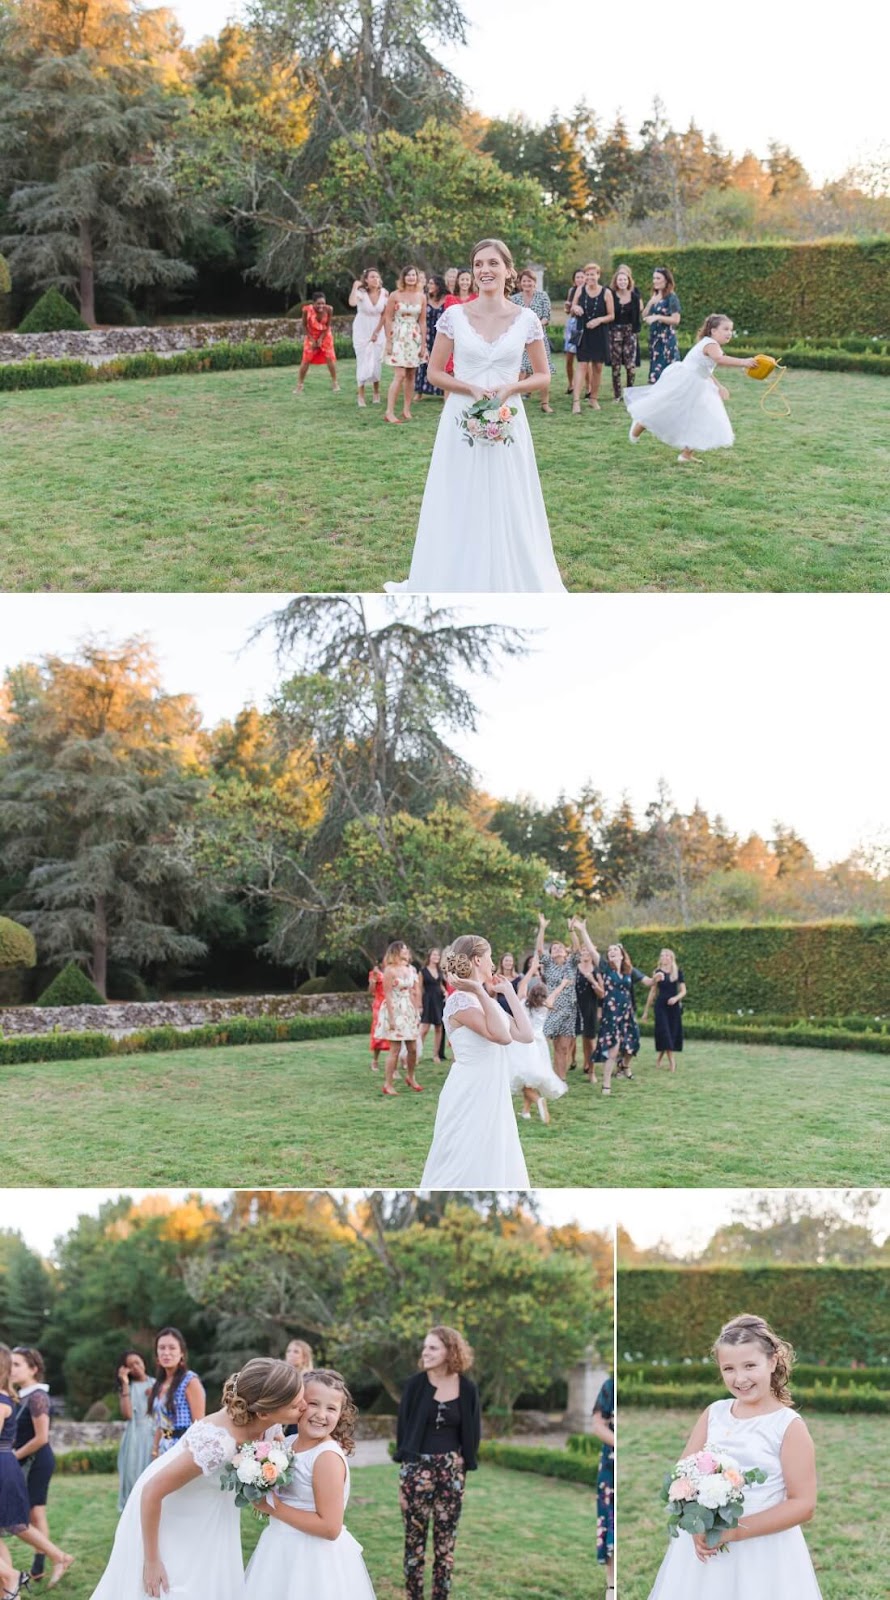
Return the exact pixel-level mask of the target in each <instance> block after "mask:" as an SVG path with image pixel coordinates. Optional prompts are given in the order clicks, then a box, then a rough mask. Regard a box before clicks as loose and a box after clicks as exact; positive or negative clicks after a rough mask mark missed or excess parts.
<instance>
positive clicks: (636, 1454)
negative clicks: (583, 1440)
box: [616, 1311, 890, 1600]
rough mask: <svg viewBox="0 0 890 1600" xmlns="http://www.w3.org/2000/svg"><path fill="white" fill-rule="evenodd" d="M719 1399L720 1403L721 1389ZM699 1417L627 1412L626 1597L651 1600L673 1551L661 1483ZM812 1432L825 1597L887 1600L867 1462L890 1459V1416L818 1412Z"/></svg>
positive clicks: (889, 1562) (814, 1542)
mask: <svg viewBox="0 0 890 1600" xmlns="http://www.w3.org/2000/svg"><path fill="white" fill-rule="evenodd" d="M619 1318H620V1311H619ZM619 1337H620V1334H619ZM714 1397H715V1399H718V1398H719V1395H718V1394H717V1392H716V1390H715V1396H714ZM619 1404H620V1401H619ZM695 1417H696V1413H695V1412H691V1411H688V1412H687V1411H644V1410H637V1408H636V1407H635V1406H628V1407H627V1408H626V1409H625V1410H624V1411H622V1412H621V1426H620V1433H619V1444H618V1480H617V1493H616V1515H617V1528H618V1583H619V1594H620V1596H621V1600H647V1597H648V1594H649V1591H650V1589H651V1587H652V1584H653V1582H654V1580H655V1574H656V1572H657V1571H658V1567H659V1563H660V1562H661V1559H662V1556H663V1555H664V1551H665V1549H666V1547H667V1538H666V1535H665V1532H664V1521H663V1516H662V1507H661V1503H660V1501H659V1499H658V1491H659V1489H660V1487H661V1479H662V1476H663V1474H664V1473H665V1471H667V1469H668V1468H669V1467H670V1466H671V1465H672V1464H673V1462H675V1461H676V1460H677V1459H678V1458H679V1456H680V1454H681V1452H682V1449H683V1446H684V1444H685V1443H686V1439H687V1437H688V1435H689V1433H690V1431H691V1429H692V1424H693V1422H694V1421H695ZM807 1427H808V1428H809V1430H810V1432H811V1433H812V1435H813V1439H814V1441H815V1445H816V1460H817V1464H818V1467H819V1480H820V1487H821V1500H820V1504H819V1506H818V1507H817V1509H816V1515H815V1517H814V1518H813V1521H812V1522H811V1523H809V1525H808V1526H807V1528H806V1529H805V1538H806V1541H807V1544H808V1545H809V1548H810V1554H811V1555H812V1558H813V1564H814V1566H815V1568H816V1575H817V1577H818V1580H819V1587H820V1588H821V1590H822V1600H853V1597H854V1596H855V1600H886V1594H887V1572H888V1570H890V1536H888V1529H887V1519H886V1517H883V1518H882V1517H881V1516H880V1515H878V1514H877V1506H876V1502H875V1486H876V1481H877V1480H876V1478H875V1476H874V1473H873V1472H872V1471H871V1470H870V1469H869V1466H868V1463H869V1462H875V1463H876V1462H878V1461H886V1460H887V1458H888V1453H890V1417H872V1416H867V1415H865V1416H864V1415H855V1416H849V1417H843V1416H831V1415H823V1414H818V1415H816V1416H814V1417H808V1418H807ZM863 1464H865V1465H863ZM680 1537H681V1539H682V1538H684V1537H686V1536H685V1535H684V1534H681V1535H680ZM731 1555H732V1550H731V1548H730V1556H729V1557H725V1556H721V1557H720V1558H719V1559H720V1560H728V1559H731ZM746 1600H747V1597H746ZM750 1600H757V1597H756V1596H755V1595H752V1596H751V1597H750ZM788 1600H793V1596H791V1595H789V1596H788Z"/></svg>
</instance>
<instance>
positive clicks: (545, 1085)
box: [507, 1039, 568, 1100]
mask: <svg viewBox="0 0 890 1600" xmlns="http://www.w3.org/2000/svg"><path fill="white" fill-rule="evenodd" d="M507 1056H508V1064H509V1068H510V1092H511V1093H512V1094H521V1093H522V1091H523V1089H534V1090H535V1092H536V1093H537V1094H542V1095H543V1096H544V1098H545V1100H559V1099H561V1098H562V1096H563V1095H564V1094H565V1093H566V1091H567V1089H568V1084H567V1083H563V1081H562V1078H560V1077H558V1076H557V1074H556V1073H555V1072H554V1070H553V1068H552V1066H551V1065H550V1051H549V1050H548V1048H547V1041H546V1039H535V1041H534V1043H533V1044H518V1043H517V1042H516V1041H515V1040H514V1042H513V1043H512V1044H511V1045H509V1046H508V1047H507Z"/></svg>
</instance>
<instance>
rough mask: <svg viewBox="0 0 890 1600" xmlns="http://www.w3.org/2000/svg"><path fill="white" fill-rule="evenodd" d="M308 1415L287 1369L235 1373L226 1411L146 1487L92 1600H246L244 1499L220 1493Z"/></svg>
mask: <svg viewBox="0 0 890 1600" xmlns="http://www.w3.org/2000/svg"><path fill="white" fill-rule="evenodd" d="M305 1406H306V1402H305V1400H304V1398H303V1380H302V1378H301V1376H300V1374H299V1373H298V1372H297V1371H296V1369H295V1368H294V1367H291V1366H288V1364H287V1362H286V1361H273V1360H271V1359H270V1358H268V1357H265V1356H263V1357H259V1358H257V1359H256V1360H254V1361H248V1362H246V1363H245V1365H244V1366H243V1367H242V1368H241V1371H240V1372H235V1373H233V1374H232V1377H231V1378H229V1380H228V1382H227V1384H226V1386H225V1388H224V1390H223V1409H222V1410H221V1411H217V1412H215V1413H214V1414H213V1416H211V1417H205V1418H204V1419H203V1420H202V1421H201V1422H194V1423H192V1426H191V1427H190V1428H188V1429H187V1430H186V1432H185V1433H184V1434H183V1436H182V1438H181V1439H179V1440H178V1441H177V1442H176V1444H175V1445H174V1446H173V1448H172V1449H171V1450H168V1451H167V1452H166V1454H165V1455H162V1456H159V1457H158V1458H157V1460H156V1461H153V1462H152V1464H151V1466H150V1467H146V1469H145V1471H144V1472H143V1474H142V1476H141V1478H138V1479H137V1481H136V1483H135V1485H134V1487H133V1490H132V1493H131V1494H130V1497H129V1499H128V1501H127V1503H126V1505H125V1507H124V1510H123V1512H122V1514H121V1519H120V1522H119V1523H118V1525H117V1533H116V1534H115V1537H114V1546H113V1548H112V1551H111V1556H110V1558H109V1561H108V1566H107V1567H106V1568H105V1572H104V1573H103V1575H102V1577H101V1578H100V1580H99V1586H98V1588H97V1589H94V1590H93V1596H92V1600H145V1596H146V1595H149V1596H163V1597H166V1596H168V1595H169V1600H243V1595H244V1563H243V1560H242V1557H241V1513H240V1511H239V1510H238V1507H237V1506H236V1505H235V1496H234V1493H232V1492H226V1493H222V1492H221V1491H220V1482H219V1474H220V1470H221V1469H222V1468H223V1467H225V1466H228V1464H229V1462H230V1461H231V1460H232V1457H233V1456H234V1455H235V1453H236V1452H237V1450H238V1447H239V1445H242V1444H244V1443H246V1441H247V1440H248V1439H261V1438H262V1436H263V1434H264V1433H265V1432H266V1430H267V1429H268V1428H270V1427H272V1426H273V1425H274V1424H276V1423H278V1424H285V1423H289V1422H299V1420H300V1417H301V1416H302V1414H303V1411H304V1410H305Z"/></svg>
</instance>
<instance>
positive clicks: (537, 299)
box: [510, 267, 556, 412]
mask: <svg viewBox="0 0 890 1600" xmlns="http://www.w3.org/2000/svg"><path fill="white" fill-rule="evenodd" d="M510 299H511V300H512V301H513V303H514V305H517V306H528V308H529V310H530V311H533V312H534V313H535V316H536V317H538V318H540V321H541V324H542V326H543V328H544V329H545V333H544V349H545V351H546V352H547V364H548V366H549V367H550V371H551V372H555V371H556V368H555V366H554V365H553V355H552V352H551V350H550V339H549V337H548V335H547V333H546V329H547V327H548V325H549V322H550V318H551V316H552V315H553V307H552V306H551V304H550V296H549V294H545V293H544V291H543V289H539V288H538V278H537V274H536V273H535V271H534V270H533V268H532V267H526V269H525V271H524V272H520V274H519V288H518V290H517V292H516V294H511V295H510ZM531 374H532V364H531V361H530V360H529V356H528V350H527V349H526V350H524V351H523V355H522V366H521V367H520V369H519V376H520V378H530V377H531ZM541 410H542V411H546V412H552V411H553V407H552V405H551V404H550V390H549V388H548V389H542V390H541Z"/></svg>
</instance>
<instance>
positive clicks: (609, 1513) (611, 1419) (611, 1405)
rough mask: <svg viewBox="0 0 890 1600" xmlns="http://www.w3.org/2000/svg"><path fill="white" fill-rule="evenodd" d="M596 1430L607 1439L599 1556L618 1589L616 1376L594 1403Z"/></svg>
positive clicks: (599, 1500)
mask: <svg viewBox="0 0 890 1600" xmlns="http://www.w3.org/2000/svg"><path fill="white" fill-rule="evenodd" d="M593 1432H594V1433H595V1434H596V1437H597V1438H598V1439H601V1440H602V1442H603V1448H602V1450H601V1451H600V1464H599V1471H598V1473H597V1476H596V1559H597V1561H598V1562H599V1563H600V1565H601V1566H604V1567H605V1569H606V1578H607V1579H608V1586H607V1588H606V1594H610V1593H614V1589H615V1380H614V1378H607V1379H606V1381H605V1383H604V1384H603V1386H602V1388H601V1389H600V1392H599V1394H598V1395H597V1397H596V1400H595V1402H594V1407H593Z"/></svg>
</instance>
